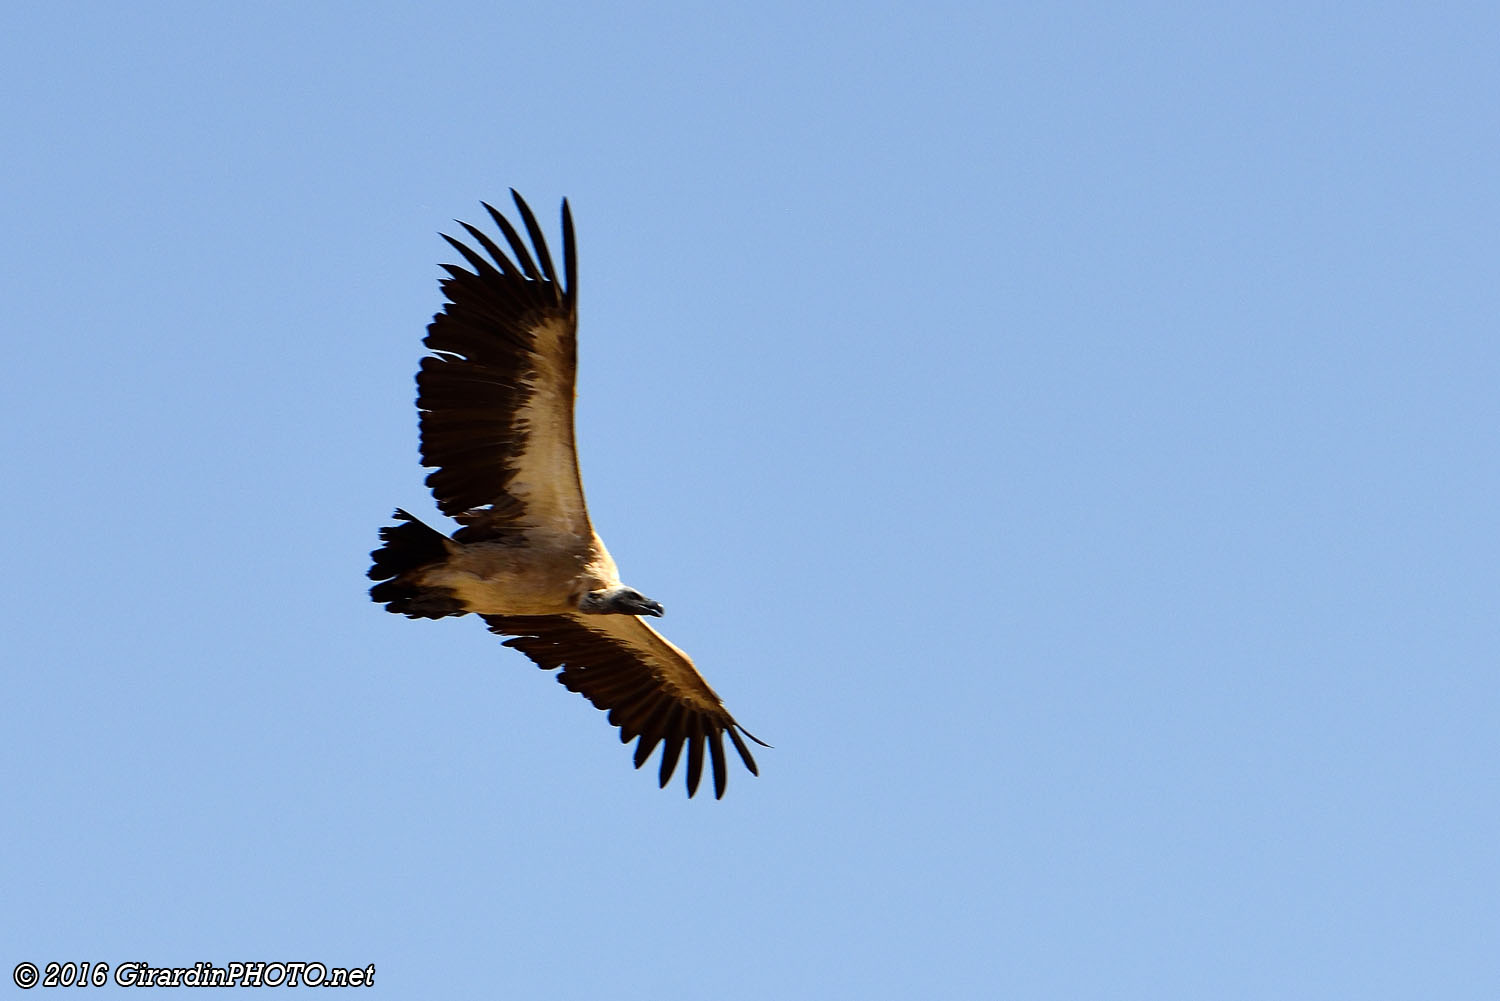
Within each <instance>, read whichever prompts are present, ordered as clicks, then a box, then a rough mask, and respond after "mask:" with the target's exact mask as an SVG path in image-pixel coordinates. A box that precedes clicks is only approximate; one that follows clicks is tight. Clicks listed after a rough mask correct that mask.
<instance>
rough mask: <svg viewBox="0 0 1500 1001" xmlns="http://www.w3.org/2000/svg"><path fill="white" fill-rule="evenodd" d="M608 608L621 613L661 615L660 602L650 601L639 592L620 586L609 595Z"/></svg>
mask: <svg viewBox="0 0 1500 1001" xmlns="http://www.w3.org/2000/svg"><path fill="white" fill-rule="evenodd" d="M609 610H610V611H611V612H619V613H620V614H621V615H662V614H663V610H662V607H661V602H659V601H652V600H651V599H650V598H648V597H646V596H645V595H644V594H642V593H641V592H639V591H637V590H635V589H634V588H630V587H622V588H619V589H617V590H616V591H614V592H613V593H612V594H611V595H610V596H609Z"/></svg>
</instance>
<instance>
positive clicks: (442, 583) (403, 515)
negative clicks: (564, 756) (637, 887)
mask: <svg viewBox="0 0 1500 1001" xmlns="http://www.w3.org/2000/svg"><path fill="white" fill-rule="evenodd" d="M511 197H512V198H513V199H514V200H515V203H516V211H517V212H518V213H519V214H520V219H521V222H522V224H523V225H524V226H525V228H526V233H527V235H528V236H529V237H530V246H529V247H528V245H527V242H526V240H524V239H522V237H521V235H520V233H519V232H518V231H517V230H516V228H515V226H513V225H512V224H511V222H510V221H509V220H508V219H506V218H505V216H504V215H502V214H501V213H500V212H498V211H496V210H495V209H494V208H492V207H491V206H490V205H489V204H487V203H481V204H483V205H484V207H485V209H486V211H488V212H489V215H490V218H491V219H493V220H494V223H495V226H496V227H497V228H498V229H499V231H500V233H501V235H502V236H503V237H504V239H505V243H506V245H507V246H508V247H509V253H507V252H506V250H505V249H504V248H502V247H501V246H500V245H499V244H498V243H497V242H496V241H495V240H493V239H491V238H490V237H489V236H487V235H486V234H485V233H483V232H482V231H481V230H479V229H478V228H476V227H474V226H471V225H469V224H468V223H460V225H461V226H463V228H464V229H465V230H466V231H467V232H468V234H469V236H470V237H471V238H472V240H473V243H474V244H476V245H477V246H478V247H479V248H481V249H482V250H483V252H484V253H483V254H481V253H480V252H479V251H477V250H474V249H472V248H471V247H470V246H468V245H466V244H464V243H462V242H460V241H458V240H455V239H454V238H453V237H451V236H447V235H446V234H445V235H444V236H443V239H445V240H447V241H448V242H449V243H450V244H452V246H453V247H454V249H455V250H457V251H458V253H459V254H461V255H462V256H463V259H464V261H465V262H466V263H467V264H468V268H467V269H466V268H463V267H460V266H457V265H451V264H450V265H443V270H445V271H446V272H447V273H448V277H447V278H445V279H443V280H442V282H441V286H442V290H443V293H444V294H445V295H446V297H447V302H446V303H445V304H444V306H443V309H442V312H440V313H438V314H437V315H436V316H434V317H433V320H432V323H431V324H429V325H428V327H427V336H426V338H424V340H423V343H424V344H426V345H427V348H428V349H429V351H430V352H431V353H430V354H428V355H427V356H425V357H424V358H423V359H422V363H421V369H420V371H419V372H418V373H417V410H418V414H419V418H418V423H419V430H420V437H421V456H422V465H424V466H427V467H430V468H432V469H433V472H432V473H431V474H430V475H429V476H428V477H427V485H428V486H429V487H430V488H431V489H432V493H433V496H434V497H435V498H436V499H437V505H438V509H439V510H441V511H442V512H443V514H445V515H448V516H450V517H451V518H453V519H454V520H455V521H457V522H458V523H459V526H460V527H459V529H458V530H457V531H455V532H454V533H453V534H452V536H451V537H450V536H447V535H444V534H443V533H442V532H440V531H438V530H437V529H435V528H431V527H429V526H428V525H425V524H423V523H422V522H420V521H418V520H417V519H416V518H414V517H413V516H412V515H410V514H408V513H407V512H405V511H402V510H399V509H398V510H397V511H396V514H395V518H396V520H397V524H395V525H392V526H389V527H386V528H382V529H381V530H380V539H381V542H382V543H383V544H382V545H381V547H380V548H379V549H376V550H375V551H374V552H372V553H371V554H370V556H371V559H372V560H373V563H374V565H373V566H371V568H370V573H369V576H370V578H371V579H372V580H375V581H378V582H379V583H377V584H376V585H375V586H374V587H372V588H371V589H370V597H371V598H372V599H373V600H374V601H376V602H379V603H381V604H383V605H385V607H386V610H387V611H390V612H396V613H398V614H402V615H406V616H409V617H411V618H414V619H416V618H429V619H438V618H444V617H446V616H450V615H467V614H469V613H471V612H472V613H474V614H476V615H478V616H479V617H480V618H482V619H483V620H484V621H485V623H486V624H487V625H488V626H489V629H490V631H491V632H494V633H497V634H499V635H502V636H509V637H511V638H510V639H507V640H506V641H505V645H506V646H508V647H514V648H515V649H517V650H520V651H521V652H522V653H524V654H525V655H526V656H528V657H530V658H531V659H532V660H533V661H535V662H536V663H537V665H538V666H539V667H541V668H543V669H544V670H549V671H554V670H555V671H559V673H558V675H557V680H558V681H560V682H561V683H562V684H563V685H564V686H565V687H566V688H568V689H569V690H570V691H574V692H578V693H579V694H581V695H583V696H584V697H585V698H587V699H588V700H589V701H590V702H592V703H593V704H594V705H595V706H596V707H598V708H599V709H602V710H607V711H608V712H609V722H610V723H611V724H613V725H614V726H617V727H619V728H620V741H621V743H626V744H628V743H629V742H630V741H631V740H635V741H636V746H635V766H636V767H637V768H640V767H641V766H642V765H643V764H645V763H646V760H647V759H648V758H649V757H650V756H651V753H652V752H653V751H654V750H655V748H656V746H657V745H658V744H660V745H661V746H662V753H661V764H660V768H659V776H660V781H661V785H662V786H663V787H665V786H666V784H667V782H668V781H669V780H670V779H671V778H672V774H673V772H674V771H675V770H676V768H677V763H678V760H679V759H680V757H681V755H682V750H683V748H684V747H686V748H687V792H688V795H689V796H692V795H693V794H694V793H696V792H697V791H698V783H699V780H700V778H701V777H702V774H703V759H704V751H705V748H706V749H707V753H708V758H709V761H710V763H711V767H712V771H713V780H714V796H715V797H722V796H723V795H724V788H725V785H726V784H727V782H728V775H727V767H726V761H725V754H724V735H725V734H728V735H729V739H730V741H731V742H732V743H733V744H734V749H735V750H736V751H738V752H739V756H740V759H741V760H742V761H743V762H744V763H745V767H746V768H748V769H749V770H750V773H751V774H752V775H754V774H759V773H758V771H757V770H756V767H755V759H754V758H753V757H752V756H751V754H750V749H749V747H748V746H746V744H745V741H744V740H743V739H741V734H743V735H744V736H745V737H748V738H749V739H750V740H752V741H755V743H757V744H760V745H761V746H768V745H766V744H765V742H764V741H761V740H758V739H757V738H756V737H754V736H753V735H752V734H751V733H750V732H749V731H747V730H745V728H744V727H742V726H740V725H739V724H738V723H736V722H735V720H734V717H733V716H731V715H729V712H728V710H726V709H725V708H724V703H723V702H722V701H721V700H720V699H719V697H718V695H716V694H715V693H714V690H713V689H712V688H710V687H709V686H708V683H707V682H706V681H704V680H703V676H702V675H700V674H699V673H698V671H697V670H696V669H695V668H694V667H693V662H692V660H691V659H690V658H689V657H688V655H687V654H685V653H683V652H682V651H681V650H679V649H678V648H677V647H675V646H673V645H672V644H671V643H670V642H668V641H667V640H666V638H665V637H663V636H662V635H661V634H660V633H658V632H657V631H656V630H655V629H652V628H651V626H650V625H649V624H648V623H647V622H646V621H645V619H643V618H642V616H659V615H661V614H662V606H661V604H660V603H659V602H656V601H653V600H651V599H650V598H647V597H646V596H645V595H643V594H641V593H640V592H639V591H637V590H636V589H635V588H632V587H628V586H627V585H625V584H624V583H623V582H622V581H621V580H620V574H619V571H618V569H617V568H616V566H615V561H614V560H613V559H611V558H610V555H609V551H608V550H607V549H605V548H604V543H603V541H602V540H600V538H599V536H598V534H597V533H596V532H595V531H594V528H593V525H592V524H591V523H590V521H589V513H588V508H587V507H586V506H585V504H584V499H583V483H582V482H581V480H580V478H579V473H578V456H577V453H576V451H575V449H574V444H573V399H574V375H575V371H576V369H577V360H578V348H577V331H578V257H577V253H576V250H575V247H574V239H573V217H572V214H571V212H570V211H569V210H568V202H567V200H566V199H564V200H563V203H562V237H563V257H562V260H563V273H562V276H561V278H559V275H558V272H557V269H556V268H555V267H554V266H553V263H552V255H551V254H550V253H549V252H548V250H547V242H546V240H545V239H544V238H543V236H542V229H541V227H540V226H539V225H537V221H536V217H535V215H533V214H532V211H531V209H530V207H528V206H527V204H526V202H525V200H523V199H522V198H521V196H520V195H519V194H517V193H516V192H515V190H514V189H512V191H511ZM484 254H488V255H489V256H488V258H486V257H485V256H484Z"/></svg>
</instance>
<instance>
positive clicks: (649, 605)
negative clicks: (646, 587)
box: [636, 598, 666, 616]
mask: <svg viewBox="0 0 1500 1001" xmlns="http://www.w3.org/2000/svg"><path fill="white" fill-rule="evenodd" d="M640 609H641V610H640V611H639V612H637V613H636V614H637V615H656V616H661V615H665V614H666V611H665V610H664V609H663V608H662V607H661V602H659V601H652V600H651V599H650V598H644V599H642V600H641V603H640Z"/></svg>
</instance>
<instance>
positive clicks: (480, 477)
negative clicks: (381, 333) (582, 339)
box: [417, 190, 592, 541]
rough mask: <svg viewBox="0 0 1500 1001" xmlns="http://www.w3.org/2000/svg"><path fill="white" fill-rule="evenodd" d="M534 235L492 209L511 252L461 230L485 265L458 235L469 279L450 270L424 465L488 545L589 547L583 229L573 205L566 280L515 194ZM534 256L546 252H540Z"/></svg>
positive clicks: (566, 238)
mask: <svg viewBox="0 0 1500 1001" xmlns="http://www.w3.org/2000/svg"><path fill="white" fill-rule="evenodd" d="M511 196H512V197H513V198H514V199H515V203H516V209H517V211H518V212H519V213H520V216H521V221H522V223H523V224H524V226H525V228H526V232H527V234H528V235H529V236H530V239H531V245H530V247H528V246H527V243H526V241H525V240H523V239H522V237H521V234H520V233H519V232H517V230H516V228H515V227H514V226H513V225H511V223H510V222H509V220H507V219H506V218H505V217H504V216H503V215H501V214H500V213H499V212H498V211H496V210H495V209H494V208H491V207H490V206H489V205H488V204H485V206H484V207H485V209H486V210H488V212H489V214H490V217H491V218H492V219H493V220H494V222H495V225H496V226H497V227H498V228H499V230H500V232H501V234H502V235H503V236H504V238H505V242H506V244H507V245H508V246H509V251H510V252H509V253H507V252H506V250H505V249H503V248H502V247H500V246H499V245H498V244H497V243H496V242H495V241H494V240H492V239H491V238H490V237H488V236H486V235H485V234H484V233H483V232H481V231H480V230H479V229H478V228H476V227H474V226H471V225H469V224H468V223H460V225H462V226H463V227H464V229H465V230H466V231H467V232H468V234H469V236H470V237H472V239H473V242H474V243H475V244H477V245H478V246H479V247H480V248H482V249H483V251H484V254H488V258H486V257H485V256H484V254H481V253H480V252H478V251H476V250H474V249H472V248H471V247H470V246H468V245H466V244H464V243H462V242H460V241H458V240H455V239H454V238H452V237H450V236H446V235H445V236H444V237H443V238H444V239H445V240H447V241H448V242H449V243H451V244H452V245H453V246H454V248H455V249H457V250H458V252H459V253H460V254H462V255H463V258H464V260H465V261H466V262H467V263H468V265H469V268H471V269H472V270H466V269H464V268H462V267H459V266H457V265H444V270H446V271H447V272H448V277H447V278H446V279H444V280H443V282H442V288H443V292H444V294H445V295H446V296H447V299H448V301H447V303H446V304H445V305H444V307H443V311H442V312H440V313H438V314H437V315H436V316H435V317H433V320H432V323H431V324H430V325H429V326H428V328H427V337H426V338H425V340H424V343H425V344H426V345H427V347H428V348H429V349H431V351H432V354H430V355H428V356H427V357H425V358H423V359H422V368H421V371H420V372H419V373H418V374H417V409H418V410H419V411H420V412H421V417H420V423H421V439H422V445H421V450H422V465H424V466H430V467H436V468H435V471H434V472H433V473H432V474H431V475H429V476H428V477H427V485H428V486H429V487H431V488H432V493H433V496H434V497H436V498H437V503H438V507H439V508H440V509H442V512H443V513H444V514H446V515H450V516H453V517H455V518H457V519H458V520H459V521H461V522H463V523H464V525H465V526H466V527H465V528H463V529H461V530H460V532H459V534H458V535H457V536H455V538H458V539H460V540H461V541H477V540H480V539H484V538H495V537H501V536H504V535H505V534H507V533H509V532H513V531H518V530H519V531H521V532H523V533H524V532H525V531H528V530H531V529H543V530H547V531H566V532H570V533H573V534H576V535H578V536H580V537H584V538H587V537H589V536H590V535H591V533H592V529H591V527H590V526H589V519H588V509H587V508H586V507H585V505H584V499H583V485H582V483H581V482H580V480H579V475H578V458H577V453H576V452H575V450H574V442H573V394H574V389H573V381H574V375H575V372H576V370H577V359H578V352H577V339H576V332H577V326H578V310H577V301H578V300H577V295H578V263H577V260H578V259H577V253H576V250H575V247H574V240H573V218H572V215H571V213H570V212H569V211H568V203H567V201H566V200H564V201H563V205H562V233H563V276H562V278H561V279H560V278H559V276H558V272H557V269H556V267H555V266H554V265H553V263H552V255H551V254H550V253H549V252H548V250H547V242H546V240H545V239H544V238H543V236H542V230H541V227H540V226H538V225H537V221H536V217H535V216H534V215H533V214H532V212H531V209H530V208H529V207H528V206H527V204H526V202H525V201H524V200H523V199H522V198H521V196H520V195H518V194H516V192H515V191H514V190H512V191H511ZM533 251H534V253H533Z"/></svg>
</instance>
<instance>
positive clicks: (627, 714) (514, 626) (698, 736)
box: [483, 615, 764, 798]
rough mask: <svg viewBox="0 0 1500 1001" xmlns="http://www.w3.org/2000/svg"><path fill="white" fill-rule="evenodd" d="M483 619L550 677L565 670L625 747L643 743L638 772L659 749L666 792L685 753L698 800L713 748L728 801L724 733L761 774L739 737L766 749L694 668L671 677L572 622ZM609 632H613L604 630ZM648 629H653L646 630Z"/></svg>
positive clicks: (716, 775) (720, 789)
mask: <svg viewBox="0 0 1500 1001" xmlns="http://www.w3.org/2000/svg"><path fill="white" fill-rule="evenodd" d="M483 618H484V620H485V622H487V623H488V624H489V627H490V631H491V632H495V633H499V634H501V635H508V636H511V637H512V638H511V639H508V640H506V641H505V645H506V646H508V647H514V648H515V649H517V650H520V651H521V652H522V653H524V654H525V655H526V656H528V657H530V658H531V659H532V660H533V661H535V662H536V664H537V666H539V667H541V668H542V669H544V670H548V671H554V670H559V669H561V673H560V674H558V676H557V680H558V681H560V682H561V683H562V684H563V685H564V686H566V687H567V688H568V690H569V691H574V692H578V693H579V694H581V695H582V696H584V697H585V698H586V699H588V700H589V701H590V702H592V703H593V704H594V705H595V706H596V707H597V708H599V709H604V710H607V711H608V712H609V721H610V723H611V724H613V725H614V726H617V727H619V728H620V742H621V743H626V744H628V743H629V742H630V741H631V740H635V739H637V738H639V741H638V743H637V744H636V749H635V766H636V767H637V768H640V767H641V766H642V765H644V764H645V763H646V759H647V758H649V757H650V756H651V752H652V751H653V750H654V749H655V748H656V746H657V745H658V744H661V745H662V757H661V767H660V771H659V774H658V778H659V781H660V784H661V785H662V786H663V787H665V786H666V784H667V782H669V781H670V780H671V778H672V773H673V772H674V771H675V770H676V768H677V762H678V760H679V758H680V757H681V755H682V751H683V748H684V746H686V748H687V752H688V761H687V776H686V778H687V791H688V795H689V796H692V795H693V794H694V793H696V792H697V791H698V783H699V781H700V779H701V778H702V775H703V760H704V746H705V744H707V751H708V758H709V760H710V763H711V765H712V770H713V781H714V796H715V797H716V798H721V797H723V795H724V789H725V787H726V786H727V785H728V781H729V778H728V769H727V768H726V765H725V755H724V734H725V733H728V734H729V739H730V740H731V741H732V742H733V744H734V747H735V750H736V751H738V752H739V755H740V759H741V760H742V761H744V763H745V767H746V768H748V769H749V770H750V773H751V774H752V775H758V774H760V773H759V771H758V770H757V769H756V767H755V758H754V757H752V756H751V754H750V749H749V748H748V747H747V746H745V742H744V741H743V740H742V739H741V738H740V734H741V733H743V734H744V735H745V736H746V737H749V738H750V739H751V740H754V741H755V742H756V743H757V744H762V746H764V742H763V741H760V740H758V739H757V738H756V737H755V736H754V735H752V734H751V733H750V732H749V731H747V730H745V729H744V727H741V726H740V725H739V724H738V723H736V722H735V721H734V717H732V716H730V715H729V712H728V710H726V709H725V708H724V706H723V703H721V702H720V701H719V697H718V696H717V695H715V694H714V692H713V690H712V689H711V688H709V687H708V685H707V684H705V683H704V682H703V680H702V679H701V678H700V677H698V675H697V673H696V672H695V671H693V670H692V668H691V665H685V667H686V675H687V676H683V675H678V676H676V677H669V676H668V674H667V671H666V670H665V665H661V664H658V663H655V662H654V661H652V660H651V659H649V658H646V657H643V656H642V655H641V653H640V652H639V651H638V650H635V649H633V648H631V647H630V646H629V645H626V644H623V643H620V642H618V641H616V640H615V639H614V638H613V637H611V636H608V635H604V634H602V633H599V632H596V631H594V630H592V629H590V628H588V626H587V625H585V624H584V623H583V622H582V621H580V619H579V618H574V617H572V616H567V615H549V616H517V615H486V616H483ZM599 618H600V619H620V620H624V619H627V618H629V617H628V616H599ZM606 624H608V625H614V624H613V623H604V622H601V623H600V625H601V626H603V625H606ZM643 628H649V627H644V624H643Z"/></svg>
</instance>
